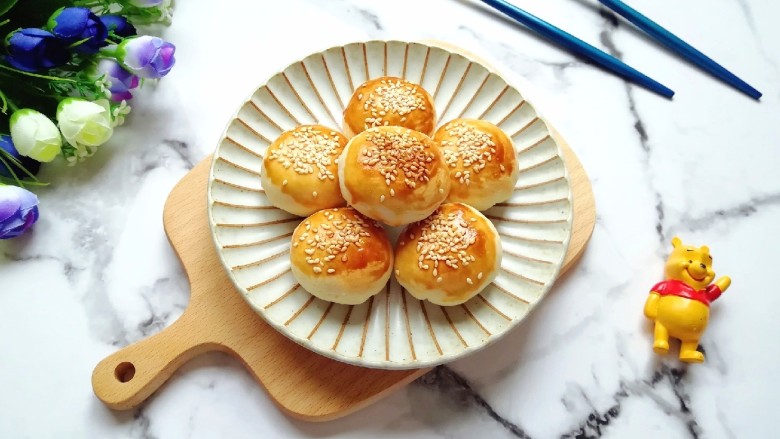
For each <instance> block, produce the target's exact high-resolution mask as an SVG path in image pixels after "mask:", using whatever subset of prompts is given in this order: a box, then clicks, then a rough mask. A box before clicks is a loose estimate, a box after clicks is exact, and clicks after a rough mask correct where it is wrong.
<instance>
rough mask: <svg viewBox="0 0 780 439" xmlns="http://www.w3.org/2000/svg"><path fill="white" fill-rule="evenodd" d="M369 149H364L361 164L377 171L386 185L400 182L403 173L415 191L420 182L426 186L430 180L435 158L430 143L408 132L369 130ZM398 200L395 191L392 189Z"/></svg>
mask: <svg viewBox="0 0 780 439" xmlns="http://www.w3.org/2000/svg"><path fill="white" fill-rule="evenodd" d="M366 140H367V143H368V144H367V146H366V147H364V148H363V150H362V151H361V156H360V159H359V161H360V163H361V164H362V165H364V166H367V167H369V168H372V169H373V170H375V171H377V172H378V173H379V174H380V175H381V176H382V177H384V179H385V184H386V185H387V186H390V185H391V183H393V182H395V181H396V180H397V179H399V172H403V181H404V183H405V184H406V185H407V186H408V187H409V188H412V189H414V188H415V187H416V186H417V184H418V183H419V182H427V181H429V180H430V176H431V170H430V168H431V165H430V164H431V163H432V161H433V159H434V158H435V157H436V153H435V151H434V150H433V149H432V148H431V147H430V145H429V144H428V143H423V142H422V141H421V140H420V139H418V138H416V137H414V136H413V135H412V134H410V133H408V132H398V131H379V130H368V135H367V136H366ZM390 195H391V196H395V189H391V191H390Z"/></svg>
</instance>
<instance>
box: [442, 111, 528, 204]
mask: <svg viewBox="0 0 780 439" xmlns="http://www.w3.org/2000/svg"><path fill="white" fill-rule="evenodd" d="M433 140H434V141H435V142H437V143H438V144H439V146H440V147H441V150H442V153H443V154H444V160H445V161H446V162H447V166H448V167H449V170H450V177H451V180H452V185H451V188H450V195H449V197H447V201H448V202H460V203H466V204H469V205H471V206H474V207H475V208H476V209H477V210H487V209H489V208H491V207H492V206H493V205H495V204H496V203H500V202H503V201H506V200H507V199H508V198H509V197H511V196H512V192H513V191H514V188H515V184H516V183H517V179H518V177H519V176H520V171H519V168H518V165H517V154H516V152H515V147H514V145H513V144H512V140H511V139H510V138H509V137H508V136H507V135H506V134H505V133H504V132H503V131H502V130H501V129H500V128H499V127H497V126H495V125H493V124H492V123H490V122H487V121H484V120H475V119H455V120H453V121H451V122H448V123H446V124H445V125H443V126H442V127H441V128H439V129H438V130H436V135H435V136H434V137H433Z"/></svg>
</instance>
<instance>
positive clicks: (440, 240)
mask: <svg viewBox="0 0 780 439" xmlns="http://www.w3.org/2000/svg"><path fill="white" fill-rule="evenodd" d="M418 224H419V225H420V228H419V229H418V230H420V235H419V238H417V243H416V244H417V252H418V254H419V257H418V261H417V262H418V265H417V266H418V267H419V268H420V269H422V270H428V269H429V268H430V266H431V263H430V262H428V261H431V262H432V265H433V272H432V273H431V274H432V276H433V277H437V276H439V270H438V267H439V263H440V262H442V263H444V265H446V266H448V267H450V268H452V269H453V270H457V269H459V267H460V266H461V265H463V266H467V265H469V264H470V263H471V262H474V261H476V257H475V256H474V255H471V254H470V253H469V248H470V247H471V246H472V245H473V244H474V243H475V242H476V240H477V230H476V229H475V228H474V227H472V226H471V225H470V224H469V222H468V221H466V218H464V212H463V211H462V210H457V211H455V212H452V213H444V212H443V210H442V209H441V208H439V209H437V210H436V211H435V212H434V213H433V214H432V215H431V216H429V217H428V218H426V219H424V220H422V221H421V222H420V223H418ZM409 238H410V239H412V240H413V239H415V234H414V233H410V234H409ZM466 282H468V283H471V282H473V281H472V280H471V279H470V278H468V279H467V280H466Z"/></svg>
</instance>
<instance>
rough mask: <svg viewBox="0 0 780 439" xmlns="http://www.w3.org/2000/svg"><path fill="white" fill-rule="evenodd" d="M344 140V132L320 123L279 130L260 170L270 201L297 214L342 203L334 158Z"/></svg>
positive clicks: (312, 211) (336, 157)
mask: <svg viewBox="0 0 780 439" xmlns="http://www.w3.org/2000/svg"><path fill="white" fill-rule="evenodd" d="M346 144H347V138H346V137H344V135H343V134H341V133H338V132H336V131H333V130H332V129H330V128H328V127H324V126H321V125H304V126H300V127H297V128H294V129H292V130H290V131H286V132H284V133H282V135H281V136H279V137H278V138H277V139H276V140H275V141H274V142H273V143H272V144H271V145H270V146H269V147H268V149H267V150H266V152H265V158H264V159H263V169H262V172H261V173H260V175H261V177H260V179H261V181H262V183H263V189H264V190H265V194H266V195H267V196H268V200H269V201H271V204H273V205H274V206H276V207H278V208H279V209H282V210H286V211H287V212H290V213H292V214H293V215H298V216H308V215H311V214H312V213H314V212H316V211H318V210H321V209H326V208H329V207H339V206H345V205H346V204H347V203H346V201H344V197H342V196H341V190H340V189H339V181H338V165H337V164H336V160H337V159H338V157H339V155H340V154H341V151H342V150H343V149H344V146H345V145H346Z"/></svg>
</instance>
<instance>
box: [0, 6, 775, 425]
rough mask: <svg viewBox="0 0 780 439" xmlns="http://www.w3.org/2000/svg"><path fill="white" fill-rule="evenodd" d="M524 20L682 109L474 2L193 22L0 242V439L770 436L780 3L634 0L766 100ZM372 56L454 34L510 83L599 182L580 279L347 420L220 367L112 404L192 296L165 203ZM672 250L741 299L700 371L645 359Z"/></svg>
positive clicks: (709, 343)
mask: <svg viewBox="0 0 780 439" xmlns="http://www.w3.org/2000/svg"><path fill="white" fill-rule="evenodd" d="M514 3H515V4H517V5H519V6H521V7H524V8H527V9H528V10H529V11H531V12H533V13H535V14H537V15H539V16H540V17H542V18H545V19H547V20H550V21H552V22H554V23H555V24H557V25H559V26H561V27H563V28H564V29H566V30H568V31H569V32H571V33H574V34H575V35H577V36H579V37H581V38H583V39H585V40H586V41H588V42H590V43H592V44H594V45H596V46H599V47H601V48H603V49H605V50H607V51H609V52H611V53H612V54H614V55H616V56H618V57H621V58H622V59H624V60H625V61H626V62H628V63H629V64H631V65H632V66H634V67H636V68H638V69H639V70H642V71H644V72H646V73H648V74H650V75H651V76H653V77H654V78H656V79H658V80H659V81H661V82H663V83H665V84H666V85H669V86H670V87H672V88H674V89H675V90H676V91H677V95H676V96H675V98H674V100H673V101H668V100H665V99H662V98H660V97H658V96H656V95H653V94H651V93H649V92H647V91H645V90H643V89H640V88H637V87H635V86H632V85H627V84H626V83H625V82H623V81H622V80H620V79H617V78H615V77H614V76H612V75H610V74H607V73H605V72H603V71H601V70H600V69H598V68H595V67H593V66H591V65H589V64H586V63H583V62H582V61H580V60H578V59H576V58H573V57H572V56H570V55H569V54H567V53H565V52H563V51H561V50H559V49H557V48H555V47H554V46H551V45H550V44H548V43H545V42H543V41H542V40H540V39H538V38H537V37H535V36H534V35H532V34H531V33H530V32H529V31H527V30H525V29H524V28H521V27H519V26H516V25H514V24H512V23H511V22H508V21H507V20H504V19H503V18H501V17H499V16H497V15H495V14H494V13H492V12H490V11H488V10H487V9H484V8H483V7H481V6H479V5H478V2H476V1H463V0H425V1H421V0H414V1H413V0H398V1H394V2H376V1H371V0H330V1H327V2H324V1H318V0H286V1H284V2H270V1H265V2H256V1H251V0H241V1H239V0H234V1H231V2H221V3H214V2H207V1H205V0H189V1H187V2H178V4H177V9H176V11H175V15H174V21H173V25H172V26H171V27H170V28H168V29H164V30H162V34H163V36H164V37H165V38H166V39H168V40H171V41H173V42H174V43H175V44H176V45H177V47H178V51H177V61H178V64H177V66H176V68H175V69H174V71H173V72H172V74H171V75H170V76H169V77H167V78H166V79H165V80H163V81H162V82H160V83H159V84H157V85H154V84H149V86H148V87H146V88H145V89H144V90H143V91H142V92H140V93H138V94H137V99H136V100H135V102H134V112H133V114H132V115H131V117H130V118H129V120H128V123H127V124H126V126H125V127H124V128H123V129H120V130H118V131H117V133H116V135H115V137H114V138H113V139H112V140H111V142H110V143H109V144H108V145H107V146H105V147H104V148H103V149H102V150H101V151H100V153H99V154H98V155H97V156H95V157H93V158H92V159H91V160H90V161H89V162H87V163H84V164H83V165H82V166H78V167H75V168H68V167H66V166H60V165H53V166H48V167H46V168H45V170H44V171H43V175H42V177H43V178H45V179H47V180H49V181H51V182H53V183H54V184H53V186H52V187H51V188H49V189H46V190H43V191H40V192H39V194H40V198H41V202H42V206H41V209H42V210H41V212H42V217H41V220H40V221H39V222H38V224H37V225H36V227H35V230H34V233H31V234H29V235H28V236H26V237H24V238H22V239H18V240H14V241H10V242H2V243H0V333H2V336H1V337H0V352H2V354H0V388H2V389H3V391H2V392H1V393H0V437H4V438H22V437H29V438H54V437H57V438H61V437H73V438H76V437H78V438H82V437H83V438H87V437H112V438H211V437H230V438H250V437H252V438H256V437H262V438H277V437H279V438H298V437H300V438H319V437H348V438H366V437H367V438H375V437H376V438H380V437H387V438H390V437H392V438H397V437H410V438H439V437H442V438H443V437H485V438H491V439H492V438H504V437H507V438H509V437H521V438H553V437H564V438H575V437H576V438H596V437H605V438H623V437H637V438H639V437H669V438H671V437H674V438H677V437H680V438H685V437H691V438H705V437H706V438H736V437H749V438H764V437H773V436H775V435H776V428H775V425H776V424H775V422H774V421H775V419H774V416H775V413H774V411H775V410H776V408H777V407H778V406H780V380H778V378H777V377H776V376H775V375H774V374H775V373H776V372H772V370H775V371H776V369H775V367H776V366H777V364H778V361H779V360H780V353H778V352H780V351H777V350H775V349H776V348H777V343H776V342H772V341H771V340H773V338H772V337H774V336H776V334H777V333H778V332H780V320H779V319H777V318H776V314H775V311H776V310H777V309H780V295H778V294H777V293H776V292H774V291H773V290H772V288H771V287H769V290H766V288H767V287H766V286H764V287H761V286H760V285H759V283H762V282H763V281H764V280H766V279H764V278H763V276H764V275H767V274H771V273H772V272H774V270H775V269H777V268H776V267H775V264H776V263H777V261H778V257H777V252H778V250H776V247H778V248H780V234H778V233H777V232H776V230H777V224H778V223H780V179H778V177H777V174H776V170H777V167H778V165H779V164H780V162H779V161H778V152H777V151H778V142H780V140H779V139H780V121H778V115H780V27H778V26H777V25H776V23H775V22H776V17H777V16H778V15H780V4H778V3H777V2H771V1H769V0H760V1H751V2H748V1H747V0H689V1H686V2H680V1H676V0H655V1H650V0H632V1H631V4H632V5H634V6H635V7H637V8H638V9H640V10H642V11H643V12H645V13H646V14H647V15H649V16H651V17H655V18H656V19H658V20H659V21H662V22H663V23H664V24H665V25H667V26H668V27H669V28H670V29H671V30H673V31H675V32H677V33H678V34H679V35H681V36H682V37H684V38H685V39H687V40H688V41H689V42H691V43H692V44H693V45H694V46H697V47H699V48H701V49H702V50H703V51H704V52H706V53H707V54H708V55H710V56H712V57H713V58H714V59H716V60H719V61H721V62H722V63H723V64H725V65H726V66H727V67H730V68H732V69H733V70H734V71H735V72H736V73H737V74H738V75H741V76H742V77H744V78H745V79H746V80H747V81H748V82H750V83H752V84H753V85H755V86H756V87H758V88H759V89H760V90H762V91H763V92H764V98H763V100H762V101H761V102H760V103H758V102H755V101H752V100H750V99H749V98H746V97H744V96H743V95H741V94H739V93H737V92H735V91H733V90H732V89H730V88H728V87H726V86H724V85H722V84H721V83H719V82H717V81H715V80H713V79H711V78H710V77H708V76H706V75H704V74H702V73H701V72H699V71H698V70H696V69H695V68H693V67H691V66H689V65H688V64H686V63H684V62H683V61H681V60H680V59H678V58H676V57H675V56H673V55H671V54H669V53H668V52H667V51H665V50H664V49H662V48H660V47H659V46H658V45H657V44H654V43H653V42H652V41H650V40H648V39H647V38H646V37H645V36H644V35H643V34H641V33H640V32H638V31H637V30H635V29H634V28H632V27H631V26H630V25H628V24H626V23H625V22H624V21H623V20H619V19H617V18H616V17H615V16H614V15H613V14H611V13H609V12H605V11H604V10H602V9H600V7H599V6H597V2H596V1H595V0H548V1H545V2H535V1H530V0H514ZM228 5H229V6H228ZM369 38H396V39H425V38H433V39H439V40H445V41H448V42H451V43H455V44H458V45H460V46H462V47H464V48H466V49H468V50H470V51H472V52H474V53H477V54H480V55H482V56H484V57H486V58H487V59H489V60H492V61H493V62H495V64H496V66H497V67H498V68H499V69H500V70H501V71H503V72H504V73H506V74H507V75H509V76H510V77H511V78H512V79H513V80H514V81H516V83H517V84H518V85H519V86H520V87H521V89H522V91H523V93H524V94H525V95H526V96H527V97H528V99H529V100H530V101H531V102H533V103H534V105H535V106H536V107H537V109H538V110H539V111H540V112H541V113H542V114H543V115H545V116H546V118H547V119H548V120H549V121H550V122H551V123H552V124H553V125H554V126H555V127H556V128H557V129H558V131H560V133H561V134H562V136H563V137H564V138H566V139H567V141H568V143H569V144H570V145H571V146H572V148H573V149H574V151H575V152H576V153H577V154H578V155H579V157H580V159H581V160H582V162H583V164H584V166H585V168H586V170H587V172H588V173H589V175H590V177H591V179H592V182H593V189H594V192H595V197H596V203H597V210H598V218H597V224H596V228H595V232H594V234H593V239H592V241H591V243H590V246H589V248H588V250H587V252H586V253H585V255H584V258H583V259H582V261H581V262H580V263H579V265H577V266H576V268H575V269H574V270H573V273H572V274H571V275H568V276H566V277H565V278H563V279H561V280H560V281H559V282H558V284H557V285H556V287H555V288H554V289H553V291H552V292H551V293H550V295H549V296H548V297H547V298H546V299H545V300H544V301H543V303H542V304H540V306H539V307H538V308H537V309H536V310H535V312H534V313H533V314H532V315H531V316H530V317H529V318H528V319H527V320H526V321H525V322H524V323H523V324H522V325H520V327H518V328H516V330H514V331H512V332H511V333H510V334H509V335H507V336H506V337H505V338H503V339H502V340H501V341H500V342H498V343H496V344H494V345H492V346H491V347H489V348H488V349H486V350H484V351H482V352H480V353H477V354H475V355H472V356H470V357H467V358H465V359H463V360H460V361H457V362H455V363H452V364H449V365H447V366H443V367H439V368H436V369H435V370H434V371H433V372H431V373H429V374H428V375H426V376H424V377H423V378H421V379H419V380H418V381H416V382H414V383H413V384H411V385H409V386H408V387H406V388H404V389H402V390H400V391H398V392H396V393H394V394H392V395H391V396H390V397H388V398H386V399H384V400H382V401H380V402H378V403H377V404H375V405H373V406H371V407H369V408H367V409H365V410H363V411H361V412H358V413H357V414H354V415H351V416H348V417H346V418H343V419H341V420H337V421H333V422H329V423H325V424H310V423H306V422H301V421H296V420H293V419H290V418H288V417H286V416H285V415H283V414H282V413H281V412H279V411H278V410H277V409H276V408H275V406H274V405H273V403H272V402H271V400H270V399H269V398H268V397H267V396H266V394H265V393H264V392H263V390H262V389H261V388H260V387H259V386H258V385H257V384H256V383H255V382H254V381H253V379H252V378H251V376H250V375H249V374H248V373H247V372H246V371H245V370H244V369H243V367H242V366H241V364H239V362H238V361H236V360H234V359H232V358H230V357H228V356H226V355H222V354H209V355H205V356H202V357H199V358H198V359H196V360H194V361H192V362H190V363H188V364H187V365H185V367H183V368H182V369H181V370H180V371H179V372H177V373H176V374H175V376H174V377H173V378H172V379H171V380H170V382H169V383H168V384H166V385H165V386H164V387H163V388H162V389H161V390H160V391H159V392H158V393H157V394H156V395H154V396H153V397H152V398H151V399H150V400H149V401H147V403H145V404H144V405H142V406H141V407H140V408H139V409H136V410H134V411H129V412H113V411H111V410H108V409H107V408H106V407H105V406H103V405H102V403H100V402H99V401H98V400H97V398H95V396H94V395H93V393H92V388H91V383H90V376H91V372H92V369H93V367H94V366H95V364H97V362H98V361H100V360H101V359H102V358H104V357H106V356H107V355H109V354H111V353H112V352H114V351H116V350H117V349H118V348H120V347H122V346H125V345H127V344H130V343H133V342H135V341H137V340H139V339H142V338H145V337H147V336H149V335H151V334H154V333H156V332H159V331H160V330H161V329H162V328H164V327H166V326H167V325H169V324H171V323H172V322H173V321H175V320H176V318H177V317H178V316H180V315H181V313H182V311H183V309H184V308H185V306H186V305H187V302H188V296H189V291H188V285H187V281H186V278H185V276H184V274H183V272H182V269H181V267H180V265H179V262H178V260H177V259H176V256H175V255H174V253H173V251H172V250H171V249H170V247H169V245H168V242H167V240H166V238H165V235H164V233H163V228H162V221H161V214H162V209H163V203H164V201H165V198H166V196H167V194H168V192H169V191H170V189H171V188H172V187H173V185H174V184H175V183H176V182H177V181H178V180H179V178H181V177H182V176H183V175H184V174H185V173H186V172H187V171H188V169H190V168H192V166H193V165H194V164H196V163H197V162H199V161H200V160H201V159H203V158H204V157H206V156H207V155H208V154H210V152H211V151H212V150H213V148H214V147H215V144H216V141H217V139H218V137H219V135H220V133H221V131H222V129H223V128H224V125H225V123H226V122H227V121H228V118H229V117H230V115H231V114H232V113H233V112H234V110H235V108H236V107H237V105H239V103H240V102H241V101H242V100H243V98H244V97H245V96H247V95H248V94H249V93H250V92H251V91H252V90H253V88H254V87H255V86H257V85H258V84H259V83H260V82H261V81H262V80H263V79H264V78H266V77H268V76H269V75H270V74H272V73H273V72H275V71H277V70H278V69H279V68H281V67H283V66H284V65H286V64H287V63H289V62H291V61H293V60H296V59H299V58H300V57H302V56H304V55H305V54H307V53H309V52H312V51H315V50H318V49H321V48H324V47H327V46H330V45H332V44H339V43H344V42H348V41H351V40H363V39H369ZM675 235H679V236H681V237H682V238H683V240H684V241H689V242H692V243H696V244H699V245H702V244H707V245H709V246H710V247H711V249H712V252H713V254H714V256H715V269H716V271H717V272H718V274H723V275H729V276H731V277H732V279H733V281H734V284H733V286H732V287H731V289H729V291H728V292H727V293H726V294H725V295H724V296H723V297H722V298H721V299H720V300H718V301H717V302H715V303H714V304H713V307H712V318H711V323H710V327H709V328H708V330H707V332H706V334H705V336H704V338H703V340H702V349H703V350H704V351H705V352H706V355H707V361H706V363H704V364H702V365H692V366H686V365H684V364H682V363H680V362H678V361H677V360H676V359H675V357H674V356H670V357H669V358H665V359H660V358H659V357H657V356H656V355H655V354H653V353H652V350H651V344H652V334H651V331H650V329H651V328H650V326H649V323H648V322H647V321H646V320H645V319H644V317H643V316H642V307H643V304H644V300H645V298H646V293H647V291H648V289H649V287H650V286H652V285H653V284H654V283H655V282H657V281H659V280H661V276H662V270H663V263H664V259H665V257H666V254H667V252H668V251H669V249H670V240H671V238H672V237H673V236H675ZM204 245H211V242H208V243H206V242H204ZM770 280H771V279H770ZM762 291H763V292H762Z"/></svg>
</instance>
